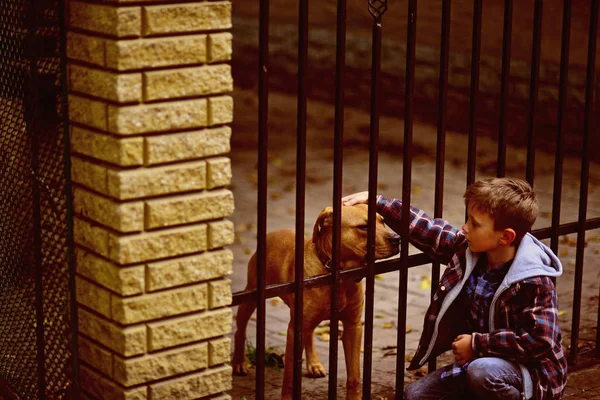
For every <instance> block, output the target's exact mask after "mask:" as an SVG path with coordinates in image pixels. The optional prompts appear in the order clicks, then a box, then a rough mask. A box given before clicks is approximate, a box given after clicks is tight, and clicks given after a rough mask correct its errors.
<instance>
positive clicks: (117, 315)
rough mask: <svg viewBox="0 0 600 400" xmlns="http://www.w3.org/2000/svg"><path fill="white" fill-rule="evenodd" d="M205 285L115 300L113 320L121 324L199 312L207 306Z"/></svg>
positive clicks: (113, 303)
mask: <svg viewBox="0 0 600 400" xmlns="http://www.w3.org/2000/svg"><path fill="white" fill-rule="evenodd" d="M207 292H208V290H207V286H206V284H201V285H196V286H191V287H185V288H182V289H174V290H169V291H165V292H159V293H155V294H147V295H144V296H135V297H126V298H117V297H115V298H114V299H113V302H112V316H113V319H114V320H115V321H117V322H120V323H122V324H134V323H136V322H141V321H148V320H152V319H157V318H162V317H169V316H173V315H178V314H184V313H187V312H192V311H200V310H203V309H205V308H206V306H207V304H208V293H207Z"/></svg>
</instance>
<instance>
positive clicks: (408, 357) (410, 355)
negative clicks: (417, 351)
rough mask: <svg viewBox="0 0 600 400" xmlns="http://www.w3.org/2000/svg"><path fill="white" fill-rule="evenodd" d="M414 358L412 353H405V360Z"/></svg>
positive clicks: (409, 360)
mask: <svg viewBox="0 0 600 400" xmlns="http://www.w3.org/2000/svg"><path fill="white" fill-rule="evenodd" d="M412 360H413V356H412V354H405V355H404V361H406V362H411V361H412Z"/></svg>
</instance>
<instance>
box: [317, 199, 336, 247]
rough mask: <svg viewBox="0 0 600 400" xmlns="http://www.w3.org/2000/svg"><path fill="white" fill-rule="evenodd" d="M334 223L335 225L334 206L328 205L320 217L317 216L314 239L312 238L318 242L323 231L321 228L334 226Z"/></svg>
mask: <svg viewBox="0 0 600 400" xmlns="http://www.w3.org/2000/svg"><path fill="white" fill-rule="evenodd" d="M332 225H333V208H331V207H326V208H325V209H324V210H323V211H321V214H319V217H318V218H317V222H315V228H314V229H313V239H312V240H313V242H315V243H316V241H317V238H318V236H319V233H320V232H321V229H323V228H325V227H327V226H332Z"/></svg>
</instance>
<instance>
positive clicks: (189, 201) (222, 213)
mask: <svg viewBox="0 0 600 400" xmlns="http://www.w3.org/2000/svg"><path fill="white" fill-rule="evenodd" d="M232 212H233V193H231V192H230V191H229V190H218V191H213V192H206V193H200V194H192V195H186V196H178V197H170V198H168V199H164V200H163V199H161V200H150V201H147V202H146V229H152V228H160V227H166V226H172V225H178V224H185V223H191V222H199V221H206V220H209V219H217V218H223V217H227V216H229V215H231V213H232Z"/></svg>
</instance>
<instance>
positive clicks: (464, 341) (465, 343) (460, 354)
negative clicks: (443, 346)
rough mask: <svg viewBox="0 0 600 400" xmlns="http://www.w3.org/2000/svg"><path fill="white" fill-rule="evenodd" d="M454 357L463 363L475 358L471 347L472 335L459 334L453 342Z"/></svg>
mask: <svg viewBox="0 0 600 400" xmlns="http://www.w3.org/2000/svg"><path fill="white" fill-rule="evenodd" d="M452 353H454V359H455V360H456V361H458V362H459V363H460V364H461V365H464V364H465V363H466V362H469V361H471V360H472V359H473V348H472V347H471V335H458V336H457V337H456V339H454V342H453V343H452Z"/></svg>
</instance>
